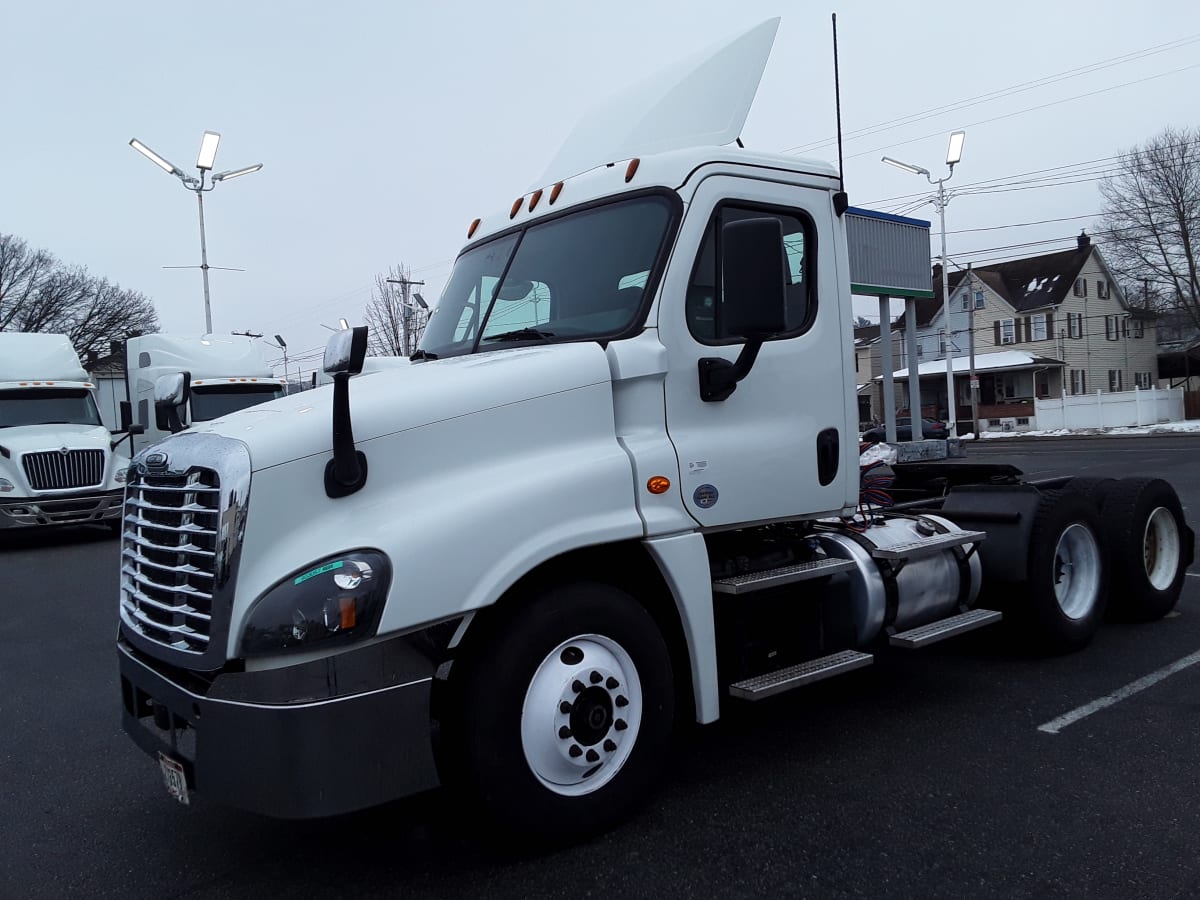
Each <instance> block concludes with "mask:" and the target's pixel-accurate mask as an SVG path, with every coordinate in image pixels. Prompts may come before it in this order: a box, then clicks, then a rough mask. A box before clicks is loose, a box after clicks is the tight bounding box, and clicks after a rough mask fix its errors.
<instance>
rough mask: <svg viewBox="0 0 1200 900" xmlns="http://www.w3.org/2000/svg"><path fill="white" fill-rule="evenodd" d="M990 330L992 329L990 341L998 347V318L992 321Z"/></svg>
mask: <svg viewBox="0 0 1200 900" xmlns="http://www.w3.org/2000/svg"><path fill="white" fill-rule="evenodd" d="M992 331H993V336H992V343H994V344H995V345H996V346H997V347H999V346H1000V320H999V319H997V320H996V321H995V322H993V323H992Z"/></svg>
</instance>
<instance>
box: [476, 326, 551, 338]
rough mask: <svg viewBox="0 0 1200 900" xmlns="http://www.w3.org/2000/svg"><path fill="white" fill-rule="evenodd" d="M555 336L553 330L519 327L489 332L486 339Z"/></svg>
mask: <svg viewBox="0 0 1200 900" xmlns="http://www.w3.org/2000/svg"><path fill="white" fill-rule="evenodd" d="M552 337H554V332H553V331H539V330H538V329H536V328H518V329H517V330H516V331H506V332H504V333H503V334H489V335H488V336H487V337H485V338H484V339H483V340H485V341H544V340H547V339H548V338H552Z"/></svg>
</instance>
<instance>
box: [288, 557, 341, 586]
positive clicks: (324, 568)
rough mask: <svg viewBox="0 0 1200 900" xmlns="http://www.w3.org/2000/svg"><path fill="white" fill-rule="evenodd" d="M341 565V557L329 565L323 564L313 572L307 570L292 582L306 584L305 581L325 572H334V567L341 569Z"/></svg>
mask: <svg viewBox="0 0 1200 900" xmlns="http://www.w3.org/2000/svg"><path fill="white" fill-rule="evenodd" d="M341 567H342V560H340V559H339V560H338V561H337V562H331V563H329V564H328V565H325V566H321V567H320V568H319V569H313V570H312V571H311V572H305V573H304V574H303V575H301V576H300V577H299V578H297V579H296V580H295V581H293V582H292V584H293V585H297V584H304V582H306V581H308V579H310V578H316V577H317V576H318V575H322V574H324V573H325V572H332V571H333V570H334V569H340V568H341Z"/></svg>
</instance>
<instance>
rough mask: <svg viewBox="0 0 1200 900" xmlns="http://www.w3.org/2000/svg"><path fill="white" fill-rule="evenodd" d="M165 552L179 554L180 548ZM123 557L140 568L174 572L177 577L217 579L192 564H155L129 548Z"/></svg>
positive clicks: (172, 548) (125, 550) (123, 552)
mask: <svg viewBox="0 0 1200 900" xmlns="http://www.w3.org/2000/svg"><path fill="white" fill-rule="evenodd" d="M164 551H165V552H171V553H176V552H178V548H176V547H171V548H169V551H168V550H167V548H164ZM121 555H122V556H123V557H125V558H126V559H128V560H132V561H133V562H134V563H136V564H137V565H139V566H150V567H151V568H154V569H160V570H162V571H164V572H174V573H175V574H176V575H199V576H200V577H201V578H215V577H216V575H215V574H214V573H212V572H206V571H204V570H203V569H199V568H197V567H196V566H193V565H192V564H191V563H184V564H183V565H181V566H169V565H167V564H166V563H160V562H155V561H154V560H152V559H150V558H148V557H145V556H143V555H142V554H140V553H138V552H137V550H131V549H129V548H128V547H126V548H125V549H124V550H122V551H121ZM210 555H211V554H210Z"/></svg>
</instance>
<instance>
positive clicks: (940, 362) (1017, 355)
mask: <svg viewBox="0 0 1200 900" xmlns="http://www.w3.org/2000/svg"><path fill="white" fill-rule="evenodd" d="M1062 365H1063V361H1062V360H1061V359H1053V358H1051V357H1049V356H1035V355H1034V354H1032V353H1027V352H1026V351H1024V350H1000V351H997V352H996V353H979V354H976V356H975V371H976V372H1004V371H1015V370H1017V369H1030V368H1039V369H1040V368H1044V367H1046V366H1050V367H1057V366H1062ZM970 370H971V360H970V358H969V357H966V356H956V357H954V374H956V375H965V374H967V373H968V372H969V371H970ZM945 374H946V361H945V360H944V359H932V360H930V361H929V362H923V363H921V364H920V365H919V366H918V367H917V377H918V378H920V377H923V376H925V375H945ZM893 377H895V378H907V377H908V369H906V368H905V369H899V370H897V371H896V372H895V374H894V375H893ZM882 378H883V376H882V375H876V376H875V380H876V381H879V380H881V379H882Z"/></svg>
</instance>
